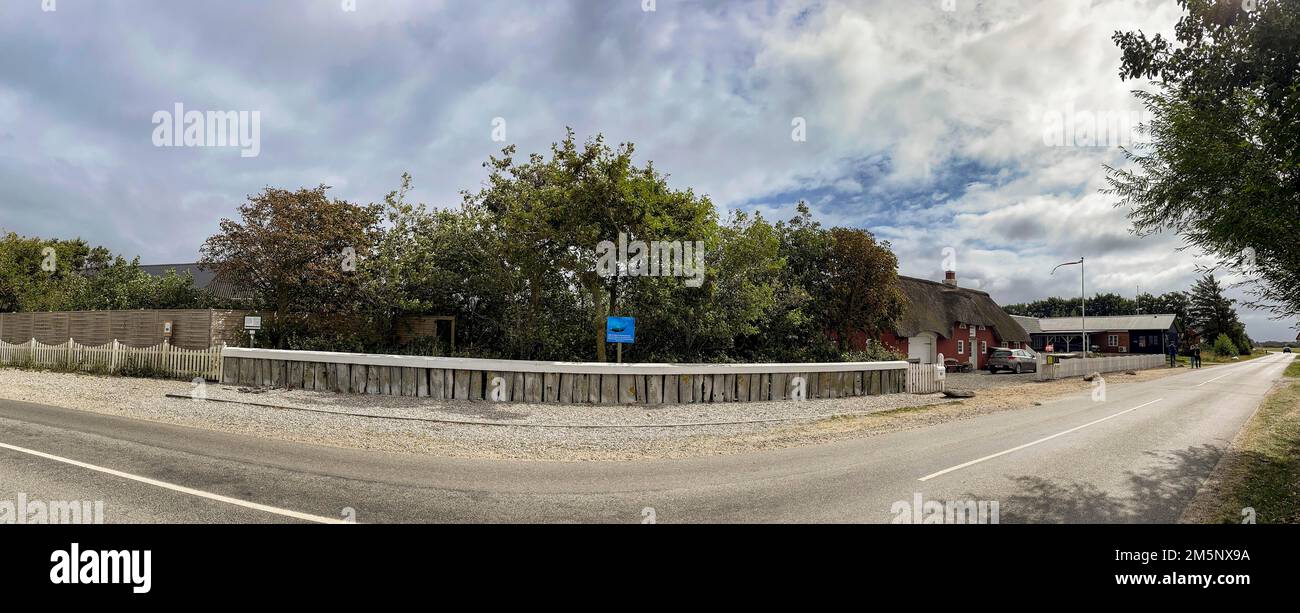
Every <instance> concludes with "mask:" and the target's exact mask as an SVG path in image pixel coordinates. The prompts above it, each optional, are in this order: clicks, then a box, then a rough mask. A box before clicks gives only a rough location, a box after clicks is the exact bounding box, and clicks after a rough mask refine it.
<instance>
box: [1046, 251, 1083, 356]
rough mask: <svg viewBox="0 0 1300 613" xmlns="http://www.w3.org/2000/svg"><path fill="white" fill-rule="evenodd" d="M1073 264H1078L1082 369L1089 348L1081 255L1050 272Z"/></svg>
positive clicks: (1054, 272)
mask: <svg viewBox="0 0 1300 613" xmlns="http://www.w3.org/2000/svg"><path fill="white" fill-rule="evenodd" d="M1075 264H1078V265H1079V315H1080V317H1079V338H1080V339H1082V340H1083V367H1084V370H1087V368H1088V349H1089V347H1088V294H1087V287H1086V285H1085V279H1086V278H1087V277H1086V276H1085V274H1084V268H1083V257H1082V256H1081V257H1079V261H1077V262H1066V263H1064V264H1057V266H1056V268H1053V269H1052V274H1053V275H1055V274H1056V270H1057V269H1058V268H1060V267H1062V266H1074V265H1075Z"/></svg>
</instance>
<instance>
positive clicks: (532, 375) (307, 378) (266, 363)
mask: <svg viewBox="0 0 1300 613" xmlns="http://www.w3.org/2000/svg"><path fill="white" fill-rule="evenodd" d="M222 357H223V360H224V368H223V376H222V380H221V382H222V383H226V384H231V385H250V386H266V387H281V388H287V389H307V390H316V391H330V392H337V393H349V394H371V395H390V396H412V397H422V398H431V399H435V400H486V401H495V402H540V403H560V404H604V405H612V404H651V405H653V404H684V403H708V402H761V401H768V400H791V399H795V398H796V397H797V396H799V395H800V393H801V392H802V396H803V397H804V398H844V397H852V396H871V395H880V394H899V393H903V392H905V391H906V387H907V362H853V363H823V364H597V363H582V362H534V361H523V360H475V359H468V358H432V357H420V356H387V355H371V354H355V353H332V352H323V351H277V350H273V349H242V348H236V347H227V348H226V349H225V351H224V353H223V354H222Z"/></svg>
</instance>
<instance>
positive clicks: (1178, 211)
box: [1105, 0, 1300, 316]
mask: <svg viewBox="0 0 1300 613" xmlns="http://www.w3.org/2000/svg"><path fill="white" fill-rule="evenodd" d="M1179 2H1180V4H1181V5H1182V7H1183V9H1184V11H1185V13H1184V15H1183V16H1182V18H1181V19H1180V20H1179V22H1178V25H1177V28H1176V30H1175V31H1176V36H1175V39H1174V40H1170V39H1166V38H1164V37H1163V36H1162V35H1156V36H1154V37H1148V36H1147V35H1146V34H1144V33H1142V32H1116V33H1115V35H1114V40H1115V43H1116V44H1117V45H1118V46H1119V48H1120V49H1121V51H1122V53H1123V62H1122V65H1121V68H1120V77H1121V78H1122V79H1125V80H1127V79H1137V78H1152V79H1156V81H1155V82H1154V85H1153V89H1152V90H1149V91H1139V92H1135V94H1136V96H1137V97H1138V99H1139V100H1141V101H1142V102H1143V104H1144V105H1145V106H1146V108H1147V109H1148V110H1149V111H1150V113H1151V120H1150V122H1149V123H1148V124H1146V125H1145V126H1144V129H1145V131H1146V132H1147V133H1148V135H1149V137H1150V143H1149V144H1147V145H1139V146H1136V147H1134V148H1132V149H1126V150H1125V155H1126V157H1127V159H1128V161H1129V162H1130V163H1131V164H1130V165H1128V166H1126V167H1124V168H1114V167H1110V166H1107V167H1106V169H1107V174H1108V177H1107V180H1108V182H1109V184H1110V188H1109V189H1107V190H1105V192H1106V193H1109V194H1112V195H1114V196H1116V197H1117V198H1118V202H1117V206H1124V207H1128V208H1129V209H1130V212H1129V217H1130V219H1131V220H1132V222H1133V228H1134V231H1135V232H1137V233H1138V234H1140V235H1147V234H1151V233H1155V232H1159V231H1162V230H1166V229H1171V230H1174V231H1176V232H1178V233H1179V234H1180V235H1181V236H1182V237H1183V238H1184V239H1185V240H1186V241H1188V242H1189V243H1190V244H1192V245H1194V246H1196V247H1198V248H1200V249H1202V250H1204V251H1205V252H1207V253H1209V254H1211V255H1212V256H1215V257H1217V258H1218V259H1219V261H1220V265H1221V266H1233V267H1237V268H1239V269H1241V270H1242V271H1243V272H1245V273H1246V274H1247V275H1249V279H1250V280H1249V281H1248V282H1247V285H1248V287H1249V290H1250V292H1251V293H1252V295H1253V296H1255V298H1256V300H1255V301H1254V302H1252V303H1251V305H1252V306H1259V307H1263V308H1268V309H1271V310H1272V311H1274V312H1275V313H1277V314H1278V315H1279V316H1287V315H1294V314H1296V313H1300V249H1296V248H1295V241H1296V236H1300V128H1298V126H1300V123H1297V121H1296V117H1297V116H1300V81H1298V80H1300V3H1297V2H1295V1H1294V0H1253V1H1252V2H1250V3H1243V2H1240V1H1238V0H1179Z"/></svg>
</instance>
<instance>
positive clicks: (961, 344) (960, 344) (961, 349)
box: [957, 341, 966, 354]
mask: <svg viewBox="0 0 1300 613" xmlns="http://www.w3.org/2000/svg"><path fill="white" fill-rule="evenodd" d="M957 353H958V354H962V353H966V341H957Z"/></svg>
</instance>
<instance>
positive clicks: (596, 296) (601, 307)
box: [587, 281, 608, 362]
mask: <svg viewBox="0 0 1300 613" xmlns="http://www.w3.org/2000/svg"><path fill="white" fill-rule="evenodd" d="M587 288H588V291H590V292H591V305H592V307H593V309H592V312H593V313H595V318H594V321H593V322H592V326H593V328H594V329H595V332H596V361H597V362H604V361H606V359H607V358H606V353H605V316H606V314H607V312H608V311H606V310H605V291H604V288H603V287H601V283H600V282H599V281H596V282H594V283H590V284H588V285H587Z"/></svg>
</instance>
